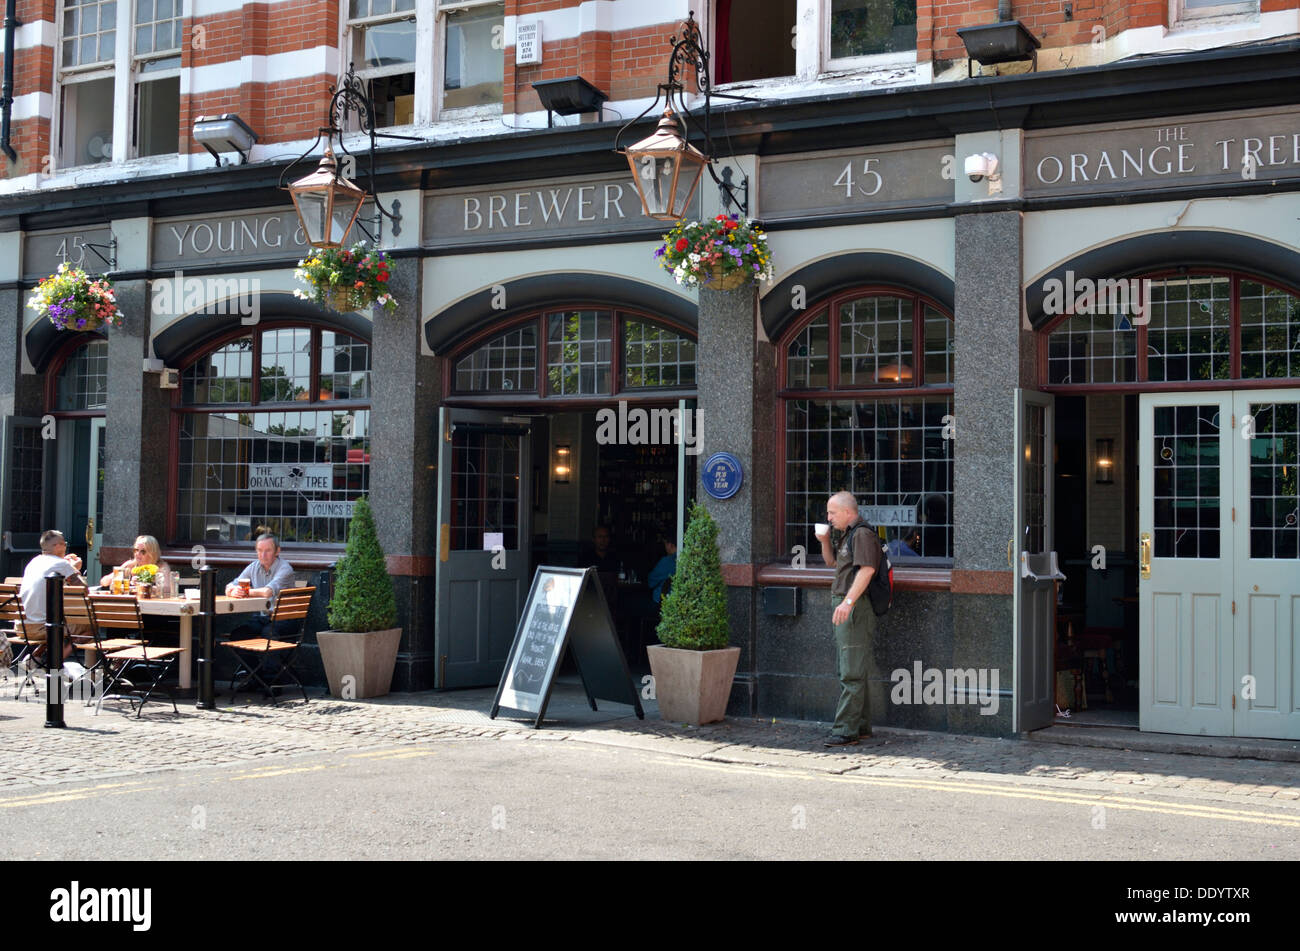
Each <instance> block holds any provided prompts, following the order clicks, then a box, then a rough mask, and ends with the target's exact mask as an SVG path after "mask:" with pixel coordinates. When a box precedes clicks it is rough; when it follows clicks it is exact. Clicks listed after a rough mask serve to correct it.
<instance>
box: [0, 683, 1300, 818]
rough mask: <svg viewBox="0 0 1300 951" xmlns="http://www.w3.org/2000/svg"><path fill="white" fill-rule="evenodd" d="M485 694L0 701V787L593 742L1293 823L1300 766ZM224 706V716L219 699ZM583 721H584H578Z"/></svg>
mask: <svg viewBox="0 0 1300 951" xmlns="http://www.w3.org/2000/svg"><path fill="white" fill-rule="evenodd" d="M492 695H493V692H492V691H490V690H488V691H467V692H457V693H432V692H430V693H421V694H399V695H392V696H389V697H385V698H381V699H379V700H371V701H344V700H336V699H332V698H320V699H313V700H312V701H311V702H310V703H307V704H303V703H301V702H289V703H282V704H281V705H279V706H277V707H271V706H268V705H264V704H250V705H244V706H234V707H227V706H222V708H221V709H219V710H215V711H204V710H198V709H196V708H195V707H194V705H193V702H192V701H190V702H189V703H184V702H182V703H181V704H180V710H181V713H180V715H179V716H177V715H175V714H173V713H172V712H171V710H170V708H169V707H166V706H165V705H158V706H153V705H151V706H150V707H149V708H148V709H147V711H146V713H145V715H144V717H142V718H141V719H138V720H137V719H136V718H134V717H131V716H127V715H125V710H126V707H125V705H124V704H121V705H117V706H114V707H110V705H109V704H106V705H105V707H104V709H103V711H102V712H101V713H100V714H99V715H98V716H94V715H91V714H90V713H88V712H86V710H85V709H84V708H83V707H82V706H81V705H80V704H69V705H68V706H67V707H66V720H67V724H68V728H67V729H64V730H58V729H44V728H43V723H44V719H45V707H44V704H43V703H33V702H23V701H17V700H13V699H11V698H10V697H9V696H8V695H7V694H6V696H5V697H4V698H3V699H0V787H5V788H16V789H17V788H22V787H31V786H48V785H52V784H59V783H71V782H87V781H100V780H109V779H112V778H114V777H123V776H136V775H140V774H146V773H151V772H157V771H162V770H184V769H194V768H202V767H213V766H222V765H242V766H257V767H260V766H270V765H273V764H276V763H278V762H279V761H282V760H283V759H284V758H285V757H289V756H296V755H301V754H309V753H322V752H332V751H344V750H357V749H373V748H377V747H391V746H393V745H401V744H414V743H428V742H431V741H434V742H436V741H441V740H461V739H465V738H469V737H481V738H484V739H494V740H498V741H524V742H529V743H547V742H563V743H587V744H599V745H605V746H616V747H621V748H626V749H637V750H643V751H645V752H647V753H655V754H664V755H669V756H682V757H689V758H693V759H697V760H705V761H714V762H718V763H730V764H737V765H744V766H748V767H751V768H762V769H774V768H775V769H789V770H799V771H805V772H807V771H814V772H818V773H825V774H852V775H853V776H860V777H877V776H878V777H891V776H892V777H905V778H910V779H925V780H935V781H942V782H955V783H963V782H971V783H974V782H975V781H977V780H978V781H984V782H998V783H1014V784H1021V785H1029V786H1041V787H1054V788H1056V789H1061V788H1068V789H1075V790H1078V791H1080V792H1085V791H1086V792H1088V793H1089V794H1098V793H1104V794H1111V795H1118V794H1128V795H1132V794H1138V795H1147V794H1158V795H1160V796H1161V797H1162V798H1166V799H1193V800H1216V801H1231V802H1235V803H1238V804H1246V803H1250V804H1256V805H1267V806H1268V807H1269V808H1271V809H1274V810H1278V809H1281V810H1284V811H1285V812H1288V813H1290V812H1295V813H1296V814H1297V816H1300V765H1297V764H1296V763H1287V762H1265V761H1262V760H1251V759H1225V758H1217V757H1209V756H1191V755H1183V754H1172V753H1155V752H1144V751H1134V750H1108V749H1099V748H1093V747H1078V746H1058V745H1054V744H1047V743H1028V742H1024V741H1021V740H1016V739H998V738H986V737H970V736H954V735H948V734H940V733H922V732H916V731H903V730H888V729H881V730H878V731H877V733H876V736H875V738H874V739H864V740H863V742H862V744H861V745H859V746H856V747H849V748H847V749H840V750H834V751H830V750H826V749H824V748H823V747H822V746H821V741H822V739H823V737H824V736H825V735H826V725H825V724H815V723H805V722H792V721H766V720H748V719H730V720H727V721H725V722H723V723H720V724H714V725H710V726H706V727H700V728H690V727H683V726H679V725H676V724H669V723H664V722H663V721H661V720H658V719H657V718H655V716H654V715H653V713H651V714H650V715H648V716H647V718H646V719H645V720H642V721H638V720H637V719H635V718H634V717H632V716H627V715H624V713H623V711H626V710H627V708H626V707H620V708H618V710H619V711H621V712H620V713H617V714H611V713H608V712H604V713H602V714H600V715H596V714H592V713H591V711H590V710H588V709H586V705H585V702H584V701H583V700H582V698H581V693H580V691H579V692H578V694H577V696H576V698H575V697H574V696H573V695H572V692H570V695H569V696H568V697H567V699H566V698H564V697H560V698H558V701H553V709H556V708H559V709H560V711H561V712H560V713H557V720H559V721H560V722H558V723H555V724H552V723H551V722H550V719H549V715H548V723H547V725H546V726H545V727H544V728H543V729H540V730H534V729H533V728H532V727H531V725H529V724H527V723H524V722H521V721H518V720H504V719H498V720H495V721H492V720H489V719H488V718H487V716H486V711H487V709H488V708H489V707H490V705H491V699H492ZM218 702H219V703H222V704H224V703H225V701H224V699H223V698H219V701H218ZM584 720H585V722H584Z"/></svg>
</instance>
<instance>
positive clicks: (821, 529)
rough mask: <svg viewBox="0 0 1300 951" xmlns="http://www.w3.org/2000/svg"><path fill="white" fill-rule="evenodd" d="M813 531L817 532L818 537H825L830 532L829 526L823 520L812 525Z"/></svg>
mask: <svg viewBox="0 0 1300 951" xmlns="http://www.w3.org/2000/svg"><path fill="white" fill-rule="evenodd" d="M813 531H814V532H816V533H817V537H818V538H825V537H826V536H827V535H829V534H830V533H831V527H830V526H829V525H827V524H826V523H825V522H818V523H817V524H816V525H814V526H813Z"/></svg>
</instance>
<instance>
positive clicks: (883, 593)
mask: <svg viewBox="0 0 1300 951" xmlns="http://www.w3.org/2000/svg"><path fill="white" fill-rule="evenodd" d="M859 528H866V529H868V530H870V531H871V532H872V533H873V534H874V533H875V529H874V528H872V527H871V526H870V525H867V524H865V523H864V524H861V525H855V526H853V528H851V529H849V537H848V542H849V545H850V546H852V545H853V533H854V532H856V531H857V530H858V529H859ZM849 551H850V553H851V552H852V551H853V549H852V547H850V548H849ZM867 598H868V599H869V600H870V601H871V610H872V611H874V612H875V614H876V617H884V616H885V615H886V614H888V613H889V609H890V608H892V607H893V606H894V565H893V563H892V562H890V560H889V549H887V548H886V547H885V546H884V545H881V546H880V565H879V566H878V567H877V568H876V573H875V574H873V575H872V576H871V580H870V581H868V582H867Z"/></svg>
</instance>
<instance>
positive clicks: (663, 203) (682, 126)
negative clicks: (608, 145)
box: [614, 13, 749, 221]
mask: <svg viewBox="0 0 1300 951" xmlns="http://www.w3.org/2000/svg"><path fill="white" fill-rule="evenodd" d="M669 42H670V43H672V47H673V49H672V53H671V54H670V55H669V57H668V82H666V83H662V84H661V85H660V86H659V91H658V92H657V93H656V94H655V99H654V101H653V102H652V103H651V104H650V105H649V106H648V107H647V108H646V110H645V112H643V113H641V115H639V116H637V117H636V118H635V119H633V120H632V121H631V122H629V123H628V124H627V125H625V126H623V128H622V129H620V130H619V132H618V135H616V136H615V137H614V151H616V152H618V153H619V154H620V155H625V156H627V163H628V165H629V166H630V167H631V169H632V180H633V181H634V182H635V183H636V190H637V194H639V195H640V196H641V210H642V211H643V212H645V214H646V215H647V216H648V217H650V218H659V219H663V220H665V221H675V220H677V219H679V218H684V217H685V216H686V215H687V213H688V209H689V207H690V204H691V201H692V199H693V198H694V197H695V189H696V188H697V187H698V186H699V184H700V176H701V174H702V173H703V171H704V169H706V168H707V169H708V170H709V175H710V176H711V177H712V178H713V180H714V182H716V183H717V185H718V189H719V191H720V193H721V195H722V203H723V207H724V208H727V209H730V208H731V207H733V206H734V207H735V208H736V210H737V211H738V212H739V213H740V214H741V215H742V216H744V215H748V214H749V179H748V178H745V179H743V180H742V182H741V184H740V186H739V187H737V186H735V185H733V184H732V181H731V177H732V176H731V169H730V168H724V169H723V175H722V177H719V176H718V173H717V172H716V171H714V169H713V164H714V159H713V137H712V134H711V130H710V113H711V110H712V104H711V97H712V96H713V95H714V93H713V92H712V90H711V89H710V86H709V54H708V51H707V50H705V49H704V46H703V44H702V40H701V36H700V28H699V24H698V23H696V22H695V14H694V13H692V14H691V15H690V17H689V18H688V19H687V20H686V22H685V23H683V24H682V25H681V38H680V39H679V38H678V37H677V36H673V37H671V38H670V40H669ZM686 72H690V73H692V74H693V75H694V77H695V84H696V86H697V88H698V89H699V90H700V92H701V93H703V95H704V113H703V118H704V148H705V151H703V152H701V151H700V150H699V149H697V148H695V146H693V145H691V144H690V142H689V141H688V140H687V130H686V119H687V115H686V113H687V112H688V111H689V106H688V104H687V103H686V100H685V98H684V93H685V87H684V85H683V83H682V74H684V73H686ZM660 94H662V95H663V97H664V103H665V108H664V114H663V118H661V119H660V120H659V126H658V127H657V128H656V129H655V131H654V132H653V133H652V134H651V135H649V136H647V137H646V138H644V139H642V140H641V141H640V142H638V143H636V144H635V145H629V146H626V147H624V148H620V147H619V139H620V138H621V137H622V135H623V133H625V132H627V130H628V129H630V128H631V127H632V126H633V125H634V124H635V123H637V122H639V121H641V119H643V118H644V117H645V116H646V115H648V114H649V113H650V110H652V109H653V108H654V107H655V106H656V105H657V104H658V102H659V95H660ZM674 97H675V98H676V102H677V104H678V106H679V108H678V110H677V111H676V112H674V111H673V102H674ZM725 98H728V99H745V98H746V97H744V96H726V97H725Z"/></svg>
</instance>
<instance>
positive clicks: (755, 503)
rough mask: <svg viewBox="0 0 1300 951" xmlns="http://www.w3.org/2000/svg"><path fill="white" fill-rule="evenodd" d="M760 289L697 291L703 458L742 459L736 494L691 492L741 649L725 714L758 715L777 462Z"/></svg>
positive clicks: (770, 356)
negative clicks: (713, 531) (712, 538)
mask: <svg viewBox="0 0 1300 951" xmlns="http://www.w3.org/2000/svg"><path fill="white" fill-rule="evenodd" d="M756 303H757V291H756V289H755V288H754V286H753V285H745V286H744V287H741V288H738V289H736V290H734V291H715V290H708V289H704V290H701V291H700V309H699V322H700V323H699V346H698V348H697V349H696V371H695V374H696V376H695V378H696V384H697V386H698V392H699V400H698V405H699V411H700V420H701V423H702V426H703V439H702V440H701V445H702V450H701V452H700V455H699V457H698V459H699V463H700V464H701V465H703V463H704V460H705V459H707V458H708V457H709V456H710V455H712V454H713V453H715V452H729V453H731V454H732V455H734V456H735V457H736V458H737V459H739V460H740V464H741V466H742V468H743V469H744V480H743V482H742V483H741V487H740V491H739V492H737V493H736V494H735V495H733V496H732V497H731V498H729V499H725V500H718V499H714V498H712V497H711V496H709V495H708V494H707V493H706V492H704V490H703V489H701V488H699V487H698V486H696V496H697V498H699V499H701V500H702V501H703V503H704V505H705V506H706V507H707V508H708V510H709V513H710V514H711V515H712V516H713V518H714V520H715V521H716V522H717V523H718V548H719V554H720V555H721V560H722V573H723V578H724V579H725V580H726V582H727V607H728V612H729V614H730V617H731V643H732V644H733V645H734V646H737V647H739V648H741V657H740V666H739V667H738V669H737V671H736V682H735V685H734V686H733V688H732V693H731V702H730V704H729V705H728V712H729V713H732V714H734V715H738V716H752V715H754V712H755V711H756V709H757V703H758V696H757V692H756V686H757V680H756V666H755V657H756V641H755V638H756V636H757V630H758V625H757V611H758V607H759V606H758V603H757V596H758V588H757V584H756V581H755V575H756V573H757V568H758V566H759V565H761V564H764V563H766V562H768V561H770V560H771V558H772V554H773V553H772V539H773V531H772V520H773V518H774V513H775V512H776V510H777V509H776V504H775V500H774V498H773V493H774V485H775V470H774V468H773V464H774V462H773V461H774V460H775V458H776V442H775V440H776V428H775V427H776V408H775V402H776V397H775V394H776V357H775V353H774V348H773V347H772V345H771V344H770V343H766V342H761V341H759V339H758V334H757V317H756Z"/></svg>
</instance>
